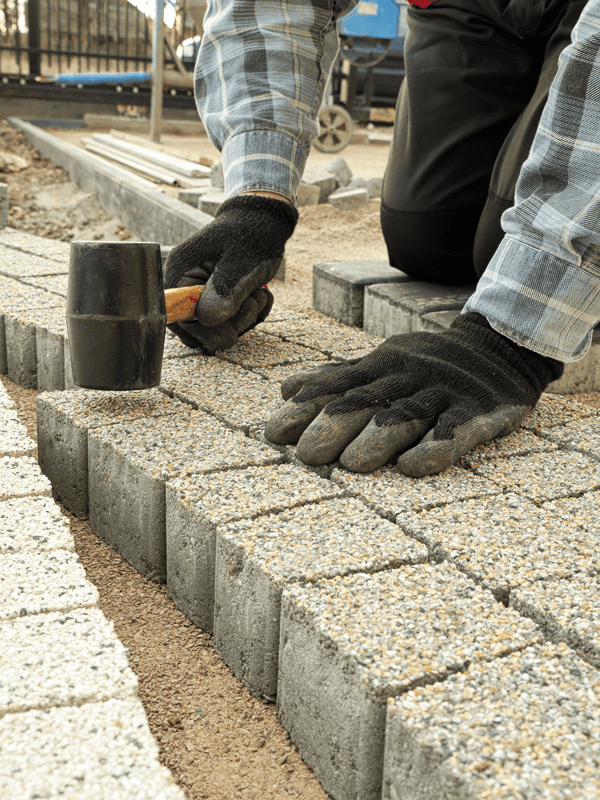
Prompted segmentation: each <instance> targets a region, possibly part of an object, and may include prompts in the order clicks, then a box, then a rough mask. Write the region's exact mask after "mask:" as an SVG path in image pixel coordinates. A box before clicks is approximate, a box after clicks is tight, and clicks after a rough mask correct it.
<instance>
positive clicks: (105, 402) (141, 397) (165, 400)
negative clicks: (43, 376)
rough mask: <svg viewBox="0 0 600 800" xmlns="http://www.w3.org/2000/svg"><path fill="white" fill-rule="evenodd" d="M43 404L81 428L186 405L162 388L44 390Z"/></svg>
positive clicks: (168, 411)
mask: <svg viewBox="0 0 600 800" xmlns="http://www.w3.org/2000/svg"><path fill="white" fill-rule="evenodd" d="M37 404H38V409H39V407H40V405H43V406H44V407H47V408H51V409H54V410H55V412H56V413H57V414H60V415H62V416H63V417H64V418H65V419H66V420H70V422H71V423H72V424H73V425H75V427H77V428H85V429H88V428H89V429H92V428H97V427H100V426H104V425H111V424H118V423H120V422H135V421H136V420H142V421H143V420H145V419H148V418H153V417H162V416H167V415H169V414H178V413H179V412H180V411H185V410H186V407H185V405H182V404H181V403H179V402H177V401H176V400H172V399H171V398H170V397H167V395H165V394H164V393H163V392H160V391H159V390H158V389H147V390H144V391H139V392H103V391H93V390H91V389H81V390H79V389H74V390H69V391H65V392H42V393H41V394H39V395H38V398H37Z"/></svg>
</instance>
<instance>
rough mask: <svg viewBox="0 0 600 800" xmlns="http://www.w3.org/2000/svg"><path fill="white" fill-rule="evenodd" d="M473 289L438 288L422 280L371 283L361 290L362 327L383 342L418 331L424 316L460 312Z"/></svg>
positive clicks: (421, 326)
mask: <svg viewBox="0 0 600 800" xmlns="http://www.w3.org/2000/svg"><path fill="white" fill-rule="evenodd" d="M474 290H475V286H458V287H457V286H442V285H440V284H436V283H424V282H423V281H411V282H408V283H403V284H374V285H371V286H368V287H367V288H366V290H365V299H364V320H363V327H364V329H365V330H366V331H368V332H369V333H372V334H374V335H375V336H381V337H382V338H383V339H387V338H388V337H389V336H394V335H396V334H398V333H412V332H413V331H421V330H424V328H423V317H424V316H425V315H429V314H433V313H435V312H441V311H446V312H448V311H454V312H460V310H461V309H462V307H463V306H464V304H465V303H466V302H467V300H468V299H469V297H470V296H471V295H472V294H473V292H474ZM457 315H458V314H457Z"/></svg>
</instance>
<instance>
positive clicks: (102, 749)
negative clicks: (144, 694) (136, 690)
mask: <svg viewBox="0 0 600 800" xmlns="http://www.w3.org/2000/svg"><path fill="white" fill-rule="evenodd" d="M0 796H2V797H5V798H14V799H15V800H16V798H35V797H38V798H42V797H43V798H58V797H61V798H65V797H69V798H77V800H118V798H127V800H184V793H183V791H182V790H181V789H179V788H178V787H177V786H176V784H175V783H174V781H173V779H172V777H171V775H170V773H169V771H168V770H167V769H166V767H164V766H162V764H160V763H159V761H158V747H157V745H156V742H155V741H154V739H153V737H152V734H151V733H150V729H149V727H148V722H147V720H146V714H145V712H144V709H143V707H142V704H141V703H140V702H139V700H137V699H134V698H127V699H124V700H107V701H105V702H101V703H85V704H84V705H83V706H80V707H66V708H48V709H39V710H35V711H27V712H24V713H21V714H7V715H6V716H4V717H3V718H2V719H0Z"/></svg>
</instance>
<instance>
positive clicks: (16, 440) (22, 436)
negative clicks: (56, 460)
mask: <svg viewBox="0 0 600 800" xmlns="http://www.w3.org/2000/svg"><path fill="white" fill-rule="evenodd" d="M36 454H37V445H36V443H35V442H34V441H33V439H31V438H30V436H29V434H28V433H27V428H26V427H25V425H23V423H22V422H20V421H19V417H18V414H17V412H16V411H15V410H14V409H11V408H0V455H3V456H35V455H36Z"/></svg>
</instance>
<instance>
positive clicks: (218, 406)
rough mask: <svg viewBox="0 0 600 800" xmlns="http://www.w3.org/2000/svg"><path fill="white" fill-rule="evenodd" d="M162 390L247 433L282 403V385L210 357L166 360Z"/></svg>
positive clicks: (263, 421)
mask: <svg viewBox="0 0 600 800" xmlns="http://www.w3.org/2000/svg"><path fill="white" fill-rule="evenodd" d="M161 389H162V390H163V391H165V392H166V393H167V394H169V395H171V396H173V397H176V398H177V399H179V400H182V401H184V402H186V403H189V404H191V405H192V406H194V407H197V408H199V409H200V410H202V411H207V412H209V413H210V414H212V415H213V416H214V417H216V418H217V419H218V420H220V421H221V422H223V423H224V424H225V425H227V426H228V427H230V428H234V429H236V430H240V431H242V432H243V433H246V434H247V433H250V431H251V430H252V429H254V428H257V427H260V426H264V423H265V417H266V416H268V414H269V413H270V410H271V409H273V410H274V409H275V408H277V406H278V405H280V403H281V394H280V388H279V384H277V383H272V382H269V381H266V380H264V379H263V378H260V377H259V376H258V375H256V374H255V373H253V372H249V371H248V370H245V369H242V368H241V367H238V366H237V365H235V364H229V363H227V362H226V361H222V360H221V359H218V358H211V357H209V356H195V357H193V358H170V359H166V360H165V361H164V362H163V368H162V378H161Z"/></svg>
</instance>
